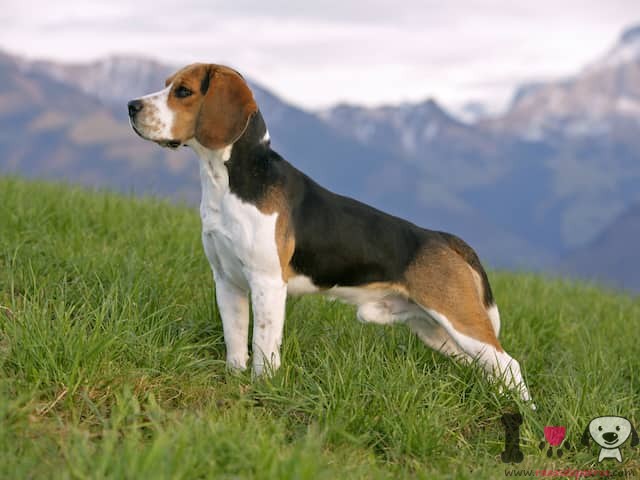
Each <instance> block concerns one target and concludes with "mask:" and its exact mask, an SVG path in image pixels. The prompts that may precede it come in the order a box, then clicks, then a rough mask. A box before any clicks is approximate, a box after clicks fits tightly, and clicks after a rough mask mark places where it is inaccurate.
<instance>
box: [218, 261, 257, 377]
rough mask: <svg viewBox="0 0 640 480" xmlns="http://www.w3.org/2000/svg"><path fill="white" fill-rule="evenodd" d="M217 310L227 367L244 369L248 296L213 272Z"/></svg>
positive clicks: (247, 333)
mask: <svg viewBox="0 0 640 480" xmlns="http://www.w3.org/2000/svg"><path fill="white" fill-rule="evenodd" d="M214 279H215V282H216V299H217V301H218V311H219V312H220V317H222V329H223V331H224V343H225V345H226V346H227V368H229V369H231V370H244V369H245V368H247V360H248V359H249V351H248V350H249V349H248V341H249V338H248V337H249V298H248V294H247V292H246V291H245V290H242V289H241V288H239V287H237V286H236V285H234V284H233V283H231V282H230V281H229V279H227V278H225V277H224V275H219V274H216V273H215V272H214Z"/></svg>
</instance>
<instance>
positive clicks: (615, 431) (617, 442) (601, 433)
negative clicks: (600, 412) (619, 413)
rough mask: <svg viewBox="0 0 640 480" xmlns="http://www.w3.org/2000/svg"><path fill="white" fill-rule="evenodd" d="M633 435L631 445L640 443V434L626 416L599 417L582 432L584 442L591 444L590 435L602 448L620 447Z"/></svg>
mask: <svg viewBox="0 0 640 480" xmlns="http://www.w3.org/2000/svg"><path fill="white" fill-rule="evenodd" d="M629 436H631V446H632V447H635V446H636V445H637V444H638V434H637V433H636V430H635V428H633V425H631V422H630V421H629V420H627V419H626V418H624V417H597V418H594V419H593V420H591V422H589V425H587V428H586V429H585V431H584V433H583V434H582V443H583V444H584V445H589V437H591V438H593V441H594V442H596V443H597V444H598V445H599V446H600V447H602V448H608V449H614V448H619V447H620V446H621V445H622V444H623V443H624V442H626V441H627V439H628V438H629Z"/></svg>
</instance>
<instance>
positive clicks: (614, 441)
mask: <svg viewBox="0 0 640 480" xmlns="http://www.w3.org/2000/svg"><path fill="white" fill-rule="evenodd" d="M604 443H606V444H607V445H615V444H616V443H618V439H617V438H616V439H615V440H605V441H604Z"/></svg>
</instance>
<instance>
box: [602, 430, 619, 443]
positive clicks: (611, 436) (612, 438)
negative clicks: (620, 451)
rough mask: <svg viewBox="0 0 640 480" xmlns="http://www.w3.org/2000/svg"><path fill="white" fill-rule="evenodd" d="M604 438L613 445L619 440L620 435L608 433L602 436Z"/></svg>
mask: <svg viewBox="0 0 640 480" xmlns="http://www.w3.org/2000/svg"><path fill="white" fill-rule="evenodd" d="M602 438H604V439H605V440H606V441H607V442H609V443H613V442H615V441H616V440H618V434H617V433H615V432H607V433H604V434H602Z"/></svg>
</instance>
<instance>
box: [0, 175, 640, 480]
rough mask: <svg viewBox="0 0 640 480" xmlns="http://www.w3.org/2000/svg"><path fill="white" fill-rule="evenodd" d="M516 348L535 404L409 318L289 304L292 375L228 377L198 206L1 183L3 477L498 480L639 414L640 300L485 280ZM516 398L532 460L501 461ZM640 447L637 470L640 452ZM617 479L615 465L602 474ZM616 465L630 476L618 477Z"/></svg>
mask: <svg viewBox="0 0 640 480" xmlns="http://www.w3.org/2000/svg"><path fill="white" fill-rule="evenodd" d="M491 277H492V282H493V285H494V291H495V294H496V297H497V299H498V303H499V305H500V309H501V314H502V320H503V333H502V336H501V339H502V342H503V344H504V346H505V348H506V349H507V350H508V351H509V352H510V353H511V354H512V355H513V356H514V357H515V358H517V359H518V360H519V361H520V362H521V364H522V366H523V368H524V371H525V375H526V378H527V381H528V383H529V386H530V388H531V391H532V394H533V395H534V398H535V400H536V403H537V405H538V410H537V411H536V412H532V411H530V410H529V409H527V408H525V407H523V406H521V405H520V406H519V405H518V403H517V400H514V399H513V398H512V397H511V396H509V395H499V394H498V392H497V389H496V388H494V387H493V386H492V385H490V384H489V383H487V382H486V381H485V379H484V377H483V375H482V373H481V372H480V371H479V369H478V368H476V367H475V366H462V365H459V364H456V363H454V362H452V361H450V360H449V359H446V358H444V357H442V356H440V355H438V354H436V353H433V352H431V351H430V350H428V349H427V348H425V347H424V346H423V345H422V344H421V343H420V342H419V341H418V340H417V339H416V338H415V337H414V336H412V335H411V334H410V332H409V331H408V330H407V329H406V328H404V327H403V326H395V327H380V326H375V325H361V324H359V323H358V322H357V321H356V320H355V316H354V310H353V309H352V308H351V307H349V306H345V305H342V304H339V303H332V302H328V301H325V300H323V299H321V298H315V297H304V298H300V299H293V300H290V301H289V303H288V307H287V323H286V326H285V336H284V345H283V366H282V368H281V369H280V370H279V371H278V372H277V373H276V375H275V376H274V377H273V378H272V379H270V380H262V381H252V380H251V376H250V374H249V373H246V374H241V375H233V374H230V373H227V372H226V371H225V366H224V361H223V359H224V342H223V338H222V328H221V324H220V319H219V317H218V314H217V311H216V307H215V303H214V292H213V282H212V276H211V273H210V270H209V266H208V264H207V262H206V260H205V257H204V253H203V251H202V248H201V244H200V233H199V219H198V216H197V212H196V211H195V209H191V208H186V207H177V206H173V205H170V204H168V203H164V202H160V201H157V200H152V199H147V200H138V199H133V198H127V197H123V196H117V195H114V194H107V193H90V192H87V191H85V190H81V189H78V188H69V187H64V186H57V185H49V184H44V183H27V182H23V181H20V180H16V179H2V180H0V305H1V306H2V308H0V478H11V479H13V478H136V479H137V478H185V479H192V478H274V479H281V478H283V479H286V478H292V479H293V478H328V479H337V478H340V479H342V478H349V479H351V478H363V479H364V478H367V479H369V478H404V477H410V478H474V479H475V478H503V477H504V475H505V472H504V470H505V468H518V469H524V468H533V469H540V468H551V467H555V468H567V467H570V468H593V467H595V468H598V467H597V464H596V455H597V450H596V449H595V447H592V448H580V449H577V450H575V451H570V452H569V453H568V454H566V455H565V456H563V457H562V459H557V458H556V457H554V459H552V460H550V459H547V457H546V456H545V455H544V453H541V452H540V451H539V450H538V443H539V442H540V440H541V439H542V438H543V433H542V430H543V427H544V426H545V425H565V426H567V429H568V435H569V439H570V440H571V442H572V443H574V444H577V440H578V439H579V437H580V435H581V433H582V430H583V429H584V427H585V426H586V424H587V423H588V421H589V420H590V419H591V418H592V417H594V416H598V415H605V414H620V415H624V416H627V417H629V418H630V419H631V420H632V421H633V422H634V423H635V424H636V426H639V427H640V425H637V424H638V423H639V420H640V415H638V414H637V411H638V410H637V407H638V405H640V392H639V387H640V373H639V372H640V355H639V352H640V348H639V341H640V335H639V328H638V327H639V323H638V319H639V318H640V301H638V299H633V298H631V297H628V296H624V295H620V294H615V293H612V292H606V291H602V290H600V289H597V288H595V287H591V286H587V285H581V284H574V283H567V282H562V281H557V280H550V279H545V278H541V277H537V276H532V275H526V274H518V275H516V274H506V273H499V274H498V273H494V274H492V275H491ZM518 407H520V408H521V409H522V412H523V415H524V417H525V423H524V425H523V427H522V431H521V436H522V444H523V450H524V452H525V454H526V458H525V461H524V462H523V463H522V464H520V465H518V466H516V467H509V466H507V467H505V465H504V464H502V463H501V461H500V452H501V451H502V449H503V442H504V438H503V437H504V433H503V429H502V427H501V424H500V416H501V415H502V413H503V412H505V411H513V410H514V409H515V408H518ZM634 450H637V449H632V448H630V447H629V445H628V444H627V445H626V447H625V448H624V450H623V455H624V457H625V464H624V465H623V467H624V468H627V469H638V468H639V462H638V458H639V457H640V454H638V453H637V452H636V451H634ZM607 466H608V467H609V468H611V467H612V465H611V464H610V463H609V464H607ZM615 468H617V466H616V467H615Z"/></svg>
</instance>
